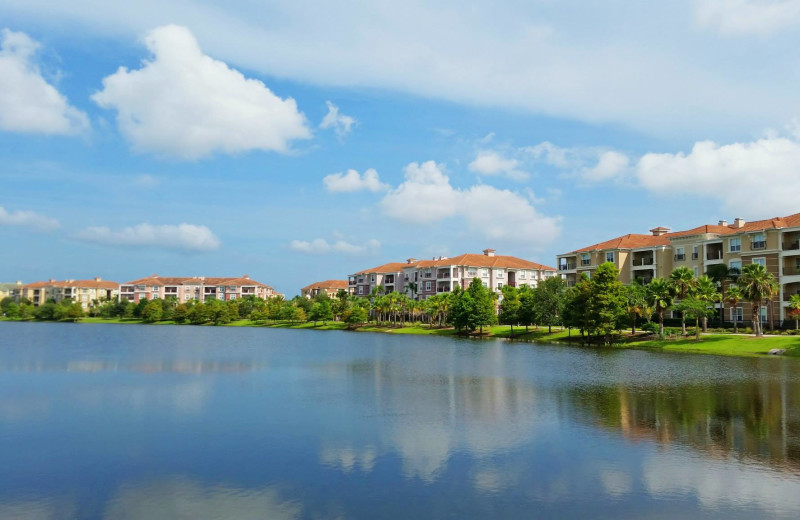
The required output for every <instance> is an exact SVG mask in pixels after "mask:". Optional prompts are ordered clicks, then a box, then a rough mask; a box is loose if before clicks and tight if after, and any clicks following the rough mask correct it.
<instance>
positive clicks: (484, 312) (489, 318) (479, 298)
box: [466, 278, 497, 334]
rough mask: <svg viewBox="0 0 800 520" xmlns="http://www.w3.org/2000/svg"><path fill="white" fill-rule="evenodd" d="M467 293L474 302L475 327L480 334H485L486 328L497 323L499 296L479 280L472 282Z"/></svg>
mask: <svg viewBox="0 0 800 520" xmlns="http://www.w3.org/2000/svg"><path fill="white" fill-rule="evenodd" d="M466 292H467V293H469V295H470V296H471V297H472V300H473V302H474V310H475V317H474V325H475V326H476V327H477V328H478V329H479V334H483V328H484V327H488V326H489V325H494V324H495V323H497V310H496V309H497V306H496V304H495V298H496V296H497V295H496V294H494V293H493V292H491V291H490V290H489V289H488V288H486V287H484V285H483V282H481V281H480V280H478V279H477V278H476V279H474V280H472V283H470V284H469V287H468V288H467V290H466ZM473 330H475V329H473Z"/></svg>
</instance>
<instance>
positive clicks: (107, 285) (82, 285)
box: [22, 280, 119, 289]
mask: <svg viewBox="0 0 800 520" xmlns="http://www.w3.org/2000/svg"><path fill="white" fill-rule="evenodd" d="M45 287H61V288H68V287H77V288H78V289H119V284H118V283H117V282H110V281H106V280H47V281H43V282H33V283H29V284H25V285H23V286H22V288H23V289H43V288H45Z"/></svg>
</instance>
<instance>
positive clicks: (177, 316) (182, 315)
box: [172, 303, 189, 323]
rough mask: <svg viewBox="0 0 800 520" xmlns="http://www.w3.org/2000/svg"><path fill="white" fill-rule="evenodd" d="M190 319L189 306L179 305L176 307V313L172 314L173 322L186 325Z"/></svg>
mask: <svg viewBox="0 0 800 520" xmlns="http://www.w3.org/2000/svg"><path fill="white" fill-rule="evenodd" d="M188 317H189V306H188V305H186V304H185V303H179V304H178V305H176V306H175V312H173V313H172V320H173V321H174V322H175V323H184V322H185V321H186V320H187V319H188Z"/></svg>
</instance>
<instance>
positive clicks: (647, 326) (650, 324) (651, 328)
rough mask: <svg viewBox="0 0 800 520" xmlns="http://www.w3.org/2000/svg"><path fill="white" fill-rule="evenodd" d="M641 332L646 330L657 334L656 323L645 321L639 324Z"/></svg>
mask: <svg viewBox="0 0 800 520" xmlns="http://www.w3.org/2000/svg"><path fill="white" fill-rule="evenodd" d="M641 330H642V332H647V333H648V334H657V333H658V323H654V322H652V321H650V322H645V323H643V324H642V326H641Z"/></svg>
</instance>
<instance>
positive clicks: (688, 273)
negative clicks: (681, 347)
mask: <svg viewBox="0 0 800 520" xmlns="http://www.w3.org/2000/svg"><path fill="white" fill-rule="evenodd" d="M669 281H670V285H671V286H672V291H673V294H674V295H675V297H676V298H678V299H679V300H685V299H686V297H687V296H690V295H691V294H692V293H693V292H694V290H695V288H696V287H697V279H696V278H695V277H694V273H693V272H692V270H691V269H689V268H688V267H685V266H684V267H679V268H677V269H675V270H674V271H672V274H671V275H670V276H669ZM681 335H682V336H685V335H686V317H685V316H684V315H683V313H681Z"/></svg>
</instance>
